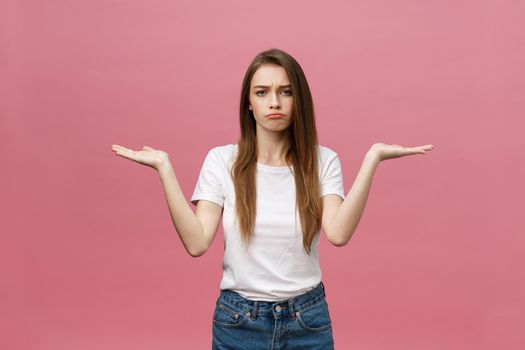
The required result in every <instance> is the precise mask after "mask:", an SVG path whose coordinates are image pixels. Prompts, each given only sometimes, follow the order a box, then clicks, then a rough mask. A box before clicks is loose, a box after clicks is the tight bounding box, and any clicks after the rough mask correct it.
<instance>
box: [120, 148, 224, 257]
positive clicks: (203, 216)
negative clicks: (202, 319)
mask: <svg viewBox="0 0 525 350" xmlns="http://www.w3.org/2000/svg"><path fill="white" fill-rule="evenodd" d="M112 150H113V151H114V152H115V153H116V154H117V155H119V156H122V157H125V158H128V159H131V160H134V161H135V162H137V163H140V164H144V165H147V166H150V167H152V168H154V169H155V170H157V172H158V174H159V176H160V179H161V182H162V185H163V187H164V194H165V196H166V201H167V203H168V208H169V211H170V215H171V220H172V222H173V225H174V226H175V230H176V231H177V233H178V235H179V237H180V239H181V241H182V244H183V245H184V248H185V249H186V251H187V252H188V253H189V254H190V255H191V256H193V257H198V256H201V255H203V254H204V253H205V252H206V251H207V250H208V248H209V247H210V245H211V243H212V242H213V239H214V237H215V234H216V233H217V227H218V224H219V220H220V217H221V213H222V207H221V206H219V205H218V204H215V203H213V202H210V201H206V200H201V201H199V202H198V203H197V209H196V211H195V213H194V212H193V211H192V210H191V208H190V205H189V203H188V202H187V201H186V198H185V197H184V193H183V192H182V189H181V188H180V185H179V182H178V180H177V177H176V175H175V171H174V170H173V167H172V165H171V162H170V161H169V158H168V154H167V153H166V152H163V151H161V150H156V149H153V148H151V147H148V146H144V148H143V150H142V151H133V150H130V149H128V148H125V147H123V146H120V145H112Z"/></svg>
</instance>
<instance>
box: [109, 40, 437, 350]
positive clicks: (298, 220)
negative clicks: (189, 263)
mask: <svg viewBox="0 0 525 350" xmlns="http://www.w3.org/2000/svg"><path fill="white" fill-rule="evenodd" d="M240 126H241V136H240V138H239V140H238V142H237V143H236V144H227V145H222V146H217V147H214V148H212V149H211V150H210V151H209V152H208V154H207V155H206V158H205V160H204V164H203V166H202V168H201V171H200V174H199V178H198V180H197V184H196V187H195V190H194V192H193V195H192V197H191V203H192V204H194V205H196V210H195V213H194V212H193V211H192V210H191V208H190V206H189V204H188V202H187V201H186V199H185V197H184V194H183V193H182V191H181V189H180V187H179V183H178V181H177V179H176V176H175V172H174V170H173V167H172V166H171V163H170V161H169V157H168V154H167V153H166V152H163V151H161V150H156V149H153V148H151V147H148V146H144V148H143V150H141V151H132V150H130V149H127V148H125V147H122V146H118V145H113V151H115V152H116V154H117V155H120V156H123V157H126V158H129V159H131V160H134V161H136V162H139V163H141V164H145V165H148V166H150V167H153V168H154V169H156V170H157V171H158V173H159V175H160V178H161V181H162V183H163V185H164V191H165V195H166V199H167V202H168V206H169V210H170V214H171V217H172V220H173V223H174V225H175V228H176V230H177V233H178V234H179V236H180V238H181V240H182V243H183V244H184V247H185V249H186V250H187V251H188V253H189V254H191V255H192V256H195V257H197V256H201V255H202V254H204V253H205V252H206V251H207V249H208V248H209V247H210V245H211V244H212V242H213V239H214V237H215V234H216V232H217V228H218V225H219V221H220V217H221V214H222V222H223V228H224V244H225V250H224V257H223V264H222V266H223V276H222V280H221V283H220V293H219V297H218V299H217V301H216V307H215V310H214V314H213V319H212V324H213V331H212V332H213V342H212V348H213V349H229V350H231V349H250V350H258V349H261V350H262V349H268V350H269V349H287V350H293V349H297V350H299V349H301V350H307V349H323V350H326V349H333V348H334V339H333V334H332V323H331V318H330V314H329V311H328V303H327V301H326V294H325V289H324V284H323V282H322V281H321V269H320V266H319V256H318V252H317V246H318V243H319V239H320V229H321V228H322V229H323V231H324V233H325V235H326V238H327V239H328V241H329V242H330V243H332V244H333V245H335V246H338V247H340V246H344V245H345V244H347V243H348V241H349V240H350V238H351V237H352V234H353V233H354V230H355V229H356V227H357V225H358V223H359V220H360V218H361V215H362V213H363V210H364V207H365V203H366V200H367V197H368V193H369V190H370V186H371V183H372V177H373V174H374V172H375V169H376V167H377V165H378V164H379V162H381V161H383V160H385V159H390V158H398V157H402V156H407V155H413V154H418V153H421V154H425V153H426V151H428V150H431V149H432V148H433V146H432V145H425V146H419V147H410V148H405V147H401V146H399V145H387V144H383V143H377V144H374V145H373V146H372V147H371V148H370V150H369V151H368V152H367V154H366V156H365V158H364V161H363V164H362V166H361V169H360V171H359V174H358V176H357V179H356V180H355V182H354V184H353V186H352V189H351V191H350V192H349V194H348V195H347V196H345V192H344V186H343V175H342V169H341V165H340V161H339V158H338V155H337V153H336V152H334V151H333V150H331V149H330V148H328V147H325V146H321V145H319V144H318V142H317V131H316V126H315V118H314V107H313V101H312V96H311V93H310V88H309V86H308V83H307V80H306V78H305V75H304V73H303V70H302V69H301V67H300V65H299V64H298V63H297V61H296V60H295V59H294V58H293V57H292V56H290V55H289V54H287V53H286V52H284V51H282V50H278V49H271V50H267V51H264V52H261V53H259V54H258V55H257V56H256V57H255V58H254V59H253V61H252V62H251V64H250V66H249V67H248V70H247V72H246V74H245V76H244V80H243V84H242V90H241V101H240Z"/></svg>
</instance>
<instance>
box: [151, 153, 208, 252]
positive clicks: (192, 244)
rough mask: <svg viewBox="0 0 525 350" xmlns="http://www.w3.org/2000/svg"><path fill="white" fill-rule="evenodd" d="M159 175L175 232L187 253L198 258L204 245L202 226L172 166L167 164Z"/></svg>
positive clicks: (160, 169) (159, 170) (159, 171)
mask: <svg viewBox="0 0 525 350" xmlns="http://www.w3.org/2000/svg"><path fill="white" fill-rule="evenodd" d="M158 173H159V176H160V180H161V182H162V185H163V187H164V195H165V196H166V201H167V203H168V208H169V211H170V215H171V220H172V222H173V225H174V226H175V230H176V231H177V233H178V235H179V237H180V239H181V241H182V244H183V245H184V248H185V249H186V251H187V252H188V253H189V254H190V255H191V256H198V255H199V252H201V251H202V250H203V244H204V229H203V227H202V224H201V222H200V221H199V219H198V218H197V216H196V215H195V213H194V212H193V210H191V208H190V206H189V204H188V202H187V201H186V198H185V197H184V193H183V192H182V189H181V188H180V185H179V182H178V180H177V177H176V176H175V171H174V170H173V167H172V165H171V164H170V163H167V164H166V165H164V166H162V167H160V168H159V169H158Z"/></svg>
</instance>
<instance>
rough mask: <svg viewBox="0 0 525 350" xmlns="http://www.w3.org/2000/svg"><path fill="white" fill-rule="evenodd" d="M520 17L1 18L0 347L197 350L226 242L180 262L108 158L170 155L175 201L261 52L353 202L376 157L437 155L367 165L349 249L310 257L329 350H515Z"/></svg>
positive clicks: (225, 128)
mask: <svg viewBox="0 0 525 350" xmlns="http://www.w3.org/2000/svg"><path fill="white" fill-rule="evenodd" d="M524 11H525V5H524V4H523V2H520V1H510V0H508V1H504V0H501V1H496V0H491V1H489V0H487V1H474V0H470V1H465V0H456V1H442V0H433V1H420V0H411V1H371V0H361V1H316V2H306V1H304V0H302V1H279V2H274V1H265V2H251V1H240V0H237V1H226V2H221V1H200V2H199V1H175V2H173V1H158V0H157V1H123V0H121V1H118V0H113V1H110V0H105V1H102V0H96V1H64V0H62V1H60V0H55V1H30V0H25V1H24V0H18V1H16V0H7V1H2V2H1V3H0V44H1V53H0V55H1V56H0V82H1V84H0V97H1V106H0V108H1V109H0V113H1V124H0V138H1V140H2V143H3V152H2V157H3V159H2V169H1V172H0V176H1V185H0V186H1V187H0V189H1V198H2V200H1V208H0V209H1V212H2V219H1V222H2V224H1V236H0V277H1V282H0V283H1V289H0V293H1V294H0V296H1V299H0V310H1V311H0V332H1V334H0V348H1V349H3V350H14V349H27V350H37V349H38V350H62V349H64V350H66V349H67V350H70V349H75V350H84V349H97V350H105V349H127V350H135V349H148V350H149V349H156V350H164V349H209V348H210V347H211V318H212V312H213V308H214V306H215V301H216V298H217V296H218V293H219V289H218V288H219V282H220V278H221V273H222V271H221V259H222V250H223V240H222V228H221V230H220V231H219V233H218V235H217V237H216V239H215V241H214V243H213V246H212V247H211V248H210V250H209V251H208V252H207V253H206V254H205V255H204V256H202V257H200V258H197V259H195V258H192V257H191V256H189V255H188V254H187V253H186V252H185V250H184V248H183V246H182V243H181V242H180V239H179V237H178V235H177V233H176V231H175V229H174V227H173V225H172V222H171V218H170V216H169V212H168V209H167V204H166V201H165V198H164V194H163V190H162V187H161V183H160V180H159V177H158V175H157V174H156V173H155V171H154V170H153V169H151V168H149V167H146V166H143V165H140V164H138V163H134V162H132V161H130V160H127V159H124V158H121V157H118V156H116V155H115V154H114V153H113V152H112V151H111V144H120V145H123V146H126V147H130V148H133V149H140V148H142V146H144V145H149V146H152V147H154V148H159V149H163V150H165V151H166V152H168V153H169V154H170V159H171V160H172V163H173V164H174V167H175V171H176V173H177V177H178V179H179V181H180V184H181V186H182V188H183V190H184V193H185V195H186V198H187V199H188V200H189V197H190V196H191V194H192V192H193V189H194V186H195V183H196V179H197V175H198V173H199V170H200V167H201V165H202V161H203V160H204V156H205V155H206V152H207V151H208V150H209V149H210V148H212V147H214V146H217V145H223V144H227V143H234V142H236V140H237V137H238V133H239V127H238V105H239V92H240V86H241V79H242V76H243V74H244V72H245V70H246V68H247V66H248V64H249V63H250V61H251V59H252V58H253V57H254V56H255V55H256V54H257V53H258V52H260V51H262V50H264V49H267V48H271V47H277V48H281V49H283V50H285V51H287V52H289V53H290V54H292V55H293V56H294V57H295V58H296V59H297V60H298V61H299V63H300V64H301V65H302V67H303V69H304V71H305V73H306V76H307V78H308V81H309V83H310V86H311V89H312V93H313V95H314V101H315V107H316V113H317V123H318V131H319V136H320V143H321V144H323V145H326V146H328V147H331V148H332V149H334V150H335V151H337V152H338V153H339V155H340V159H341V162H342V165H343V169H344V178H345V191H346V193H348V192H349V190H350V188H351V185H352V183H353V181H354V179H355V176H356V174H357V171H358V170H359V167H360V165H361V162H362V160H363V157H364V155H365V153H366V151H367V150H368V149H369V147H370V146H371V145H372V144H373V143H375V142H385V143H397V144H401V145H403V146H418V145H424V144H433V145H434V147H435V148H434V150H432V151H430V152H429V153H428V154H427V155H414V156H411V157H405V158H400V159H395V160H388V161H385V162H383V163H381V164H380V166H379V168H378V169H377V172H376V175H375V177H374V182H373V185H372V190H371V192H370V196H369V199H368V204H367V208H366V210H365V214H364V216H363V218H362V220H361V223H360V225H359V227H358V229H357V231H356V232H355V234H354V236H353V238H352V240H351V241H350V243H349V244H348V245H347V246H345V247H342V248H337V247H334V246H332V245H330V243H329V242H328V241H327V240H326V238H325V237H324V235H323V238H322V239H321V245H320V254H321V265H322V268H323V280H324V282H325V285H326V288H327V298H328V299H327V301H328V303H329V305H330V312H331V316H332V321H333V330H334V338H335V344H336V348H337V349H363V350H378V349H389V350H395V349H402V350H408V349H418V350H420V349H448V350H453V349H476V350H482V349H506V350H509V349H523V348H525V334H524V332H523V325H524V324H525V313H524V311H525V307H524V305H525V303H524V301H525V300H524V299H525V274H524V273H523V266H524V264H525V254H524V253H525V238H524V235H523V234H524V224H523V196H524V194H525V191H524V181H523V179H524V175H525V171H524V169H525V167H524V165H523V148H524V146H525V144H524V143H525V142H524V139H523V131H524V122H523V117H524V115H525V114H524V112H525V107H524V96H525V69H524V65H523V62H524V60H525V27H524V25H523V24H522V23H523V22H521V23H520V21H522V20H523V14H524ZM192 208H193V206H192Z"/></svg>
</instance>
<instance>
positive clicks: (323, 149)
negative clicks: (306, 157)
mask: <svg viewBox="0 0 525 350" xmlns="http://www.w3.org/2000/svg"><path fill="white" fill-rule="evenodd" d="M317 146H318V148H319V155H320V156H321V159H328V158H334V157H336V156H337V152H336V151H334V150H333V149H332V148H330V147H327V146H323V145H319V144H318V145H317Z"/></svg>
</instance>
